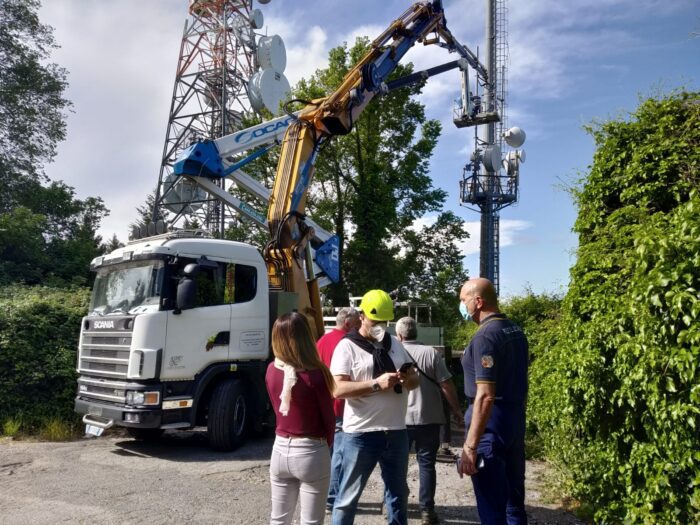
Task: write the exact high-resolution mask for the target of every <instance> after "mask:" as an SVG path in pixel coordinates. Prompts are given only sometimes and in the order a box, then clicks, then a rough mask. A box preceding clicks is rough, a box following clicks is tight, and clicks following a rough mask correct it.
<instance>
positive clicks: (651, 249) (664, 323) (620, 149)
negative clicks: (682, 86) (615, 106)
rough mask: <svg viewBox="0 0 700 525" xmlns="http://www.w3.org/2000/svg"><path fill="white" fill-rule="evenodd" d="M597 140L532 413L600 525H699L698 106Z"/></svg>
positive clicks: (610, 128)
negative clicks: (566, 279)
mask: <svg viewBox="0 0 700 525" xmlns="http://www.w3.org/2000/svg"><path fill="white" fill-rule="evenodd" d="M589 131H590V132H591V133H592V134H593V137H594V138H595V142H596V152H595V155H594V158H593V164H592V165H591V167H590V172H589V173H588V175H587V177H586V178H585V179H584V180H583V181H582V183H581V187H580V188H579V189H577V191H576V193H575V196H576V199H577V204H578V209H579V213H578V217H577V220H576V224H575V227H574V230H575V231H576V232H577V233H578V235H579V247H578V253H577V261H576V264H575V265H574V267H573V268H572V270H571V284H570V286H569V290H568V292H567V294H566V297H565V298H564V301H563V303H562V311H561V323H560V327H559V329H558V330H557V331H556V334H555V336H554V337H552V338H550V339H549V343H550V344H549V346H548V347H546V348H541V349H540V351H539V353H538V356H537V360H536V361H535V362H534V363H533V368H532V370H531V382H530V384H531V386H532V390H533V391H532V395H531V396H530V400H531V401H530V409H531V410H530V414H531V415H532V417H533V419H534V421H535V423H536V425H537V427H538V428H539V430H540V435H541V436H542V438H543V441H544V444H545V449H546V451H547V454H548V455H549V457H550V458H551V459H553V460H554V461H556V462H557V463H558V464H559V465H561V466H563V467H564V468H565V469H566V471H568V472H569V478H570V479H569V490H570V491H571V495H573V496H574V497H575V498H577V499H578V500H580V501H582V502H583V504H584V508H588V509H589V510H590V511H591V513H592V514H593V519H594V521H595V522H596V523H668V524H681V523H698V522H699V521H700V483H698V472H699V471H700V455H698V452H697V451H698V450H700V434H699V433H698V427H700V390H698V381H699V379H700V293H699V292H698V290H700V272H698V266H699V265H700V194H699V193H698V188H699V187H700V93H687V92H678V93H673V94H671V95H669V96H667V97H664V98H660V99H649V100H645V101H643V102H642V103H641V104H640V105H639V107H638V108H637V110H636V111H635V112H634V113H633V114H632V115H631V117H630V118H629V119H626V120H622V119H620V120H612V121H609V122H603V123H597V124H594V125H592V126H590V127H589Z"/></svg>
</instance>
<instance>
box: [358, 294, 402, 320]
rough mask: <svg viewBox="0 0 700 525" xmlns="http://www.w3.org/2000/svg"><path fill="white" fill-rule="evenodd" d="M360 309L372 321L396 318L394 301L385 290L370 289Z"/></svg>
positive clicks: (363, 298) (364, 296) (363, 297)
mask: <svg viewBox="0 0 700 525" xmlns="http://www.w3.org/2000/svg"><path fill="white" fill-rule="evenodd" d="M360 310H362V313H363V314H365V317H367V318H369V319H371V320H372V321H391V320H392V319H393V318H394V302H393V301H392V300H391V297H389V294H388V293H386V292H385V291H384V290H370V291H369V292H367V293H366V294H365V295H363V296H362V302H360Z"/></svg>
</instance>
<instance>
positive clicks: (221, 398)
mask: <svg viewBox="0 0 700 525" xmlns="http://www.w3.org/2000/svg"><path fill="white" fill-rule="evenodd" d="M249 419H250V414H249V413H248V401H247V400H246V397H245V389H244V388H243V381H241V380H240V379H227V380H226V381H224V382H222V383H220V384H219V385H217V387H216V388H215V389H214V392H213V393H212V396H211V402H210V403H209V419H208V422H207V434H208V436H209V445H210V446H211V447H212V448H213V449H214V450H222V451H229V450H234V449H236V448H238V447H239V446H241V445H242V444H243V443H244V442H245V440H246V437H247V436H246V434H247V432H248V421H249Z"/></svg>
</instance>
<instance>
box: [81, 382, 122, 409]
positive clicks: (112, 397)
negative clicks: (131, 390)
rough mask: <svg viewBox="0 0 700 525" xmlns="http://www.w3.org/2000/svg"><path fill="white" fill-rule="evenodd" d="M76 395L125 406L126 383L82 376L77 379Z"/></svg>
mask: <svg viewBox="0 0 700 525" xmlns="http://www.w3.org/2000/svg"><path fill="white" fill-rule="evenodd" d="M78 395H79V396H80V397H85V398H91V399H95V400H97V401H103V402H104V401H107V402H110V403H119V404H122V405H123V404H126V383H123V382H121V381H109V380H107V379H100V378H96V377H85V376H82V377H79V378H78Z"/></svg>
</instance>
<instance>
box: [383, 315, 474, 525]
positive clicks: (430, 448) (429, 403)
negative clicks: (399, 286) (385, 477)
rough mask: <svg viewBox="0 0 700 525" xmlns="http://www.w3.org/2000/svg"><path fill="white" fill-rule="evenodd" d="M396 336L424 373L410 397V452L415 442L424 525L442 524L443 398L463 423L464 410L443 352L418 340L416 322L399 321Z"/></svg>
mask: <svg viewBox="0 0 700 525" xmlns="http://www.w3.org/2000/svg"><path fill="white" fill-rule="evenodd" d="M396 337H397V338H398V340H399V341H401V343H402V344H403V345H404V347H405V348H406V351H407V352H408V354H409V356H411V358H412V359H413V361H414V362H415V364H416V365H417V367H418V370H419V374H420V384H419V385H418V388H416V389H415V390H411V391H410V392H409V394H408V410H407V411H406V429H407V430H408V439H409V449H410V447H411V444H412V443H415V448H416V459H417V460H418V471H419V481H420V488H419V491H418V500H419V505H420V510H421V525H433V524H435V523H439V519H438V516H437V514H436V512H435V485H436V474H435V459H436V456H437V450H438V447H439V446H440V425H442V424H444V423H445V413H444V411H443V405H442V396H443V395H444V396H445V399H446V400H447V402H448V404H449V406H450V410H451V412H452V415H453V416H454V417H455V418H457V420H458V421H461V420H462V409H461V408H460V406H459V401H458V400H457V392H456V391H455V387H454V384H453V383H452V375H451V374H450V372H449V371H448V370H447V366H446V365H445V361H444V359H443V358H442V356H441V355H440V353H439V352H438V351H437V350H435V348H433V347H432V346H425V345H423V344H421V343H420V342H418V341H416V337H417V325H416V321H415V319H413V318H412V317H402V318H401V319H399V320H398V321H397V323H396ZM448 423H449V422H448Z"/></svg>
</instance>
